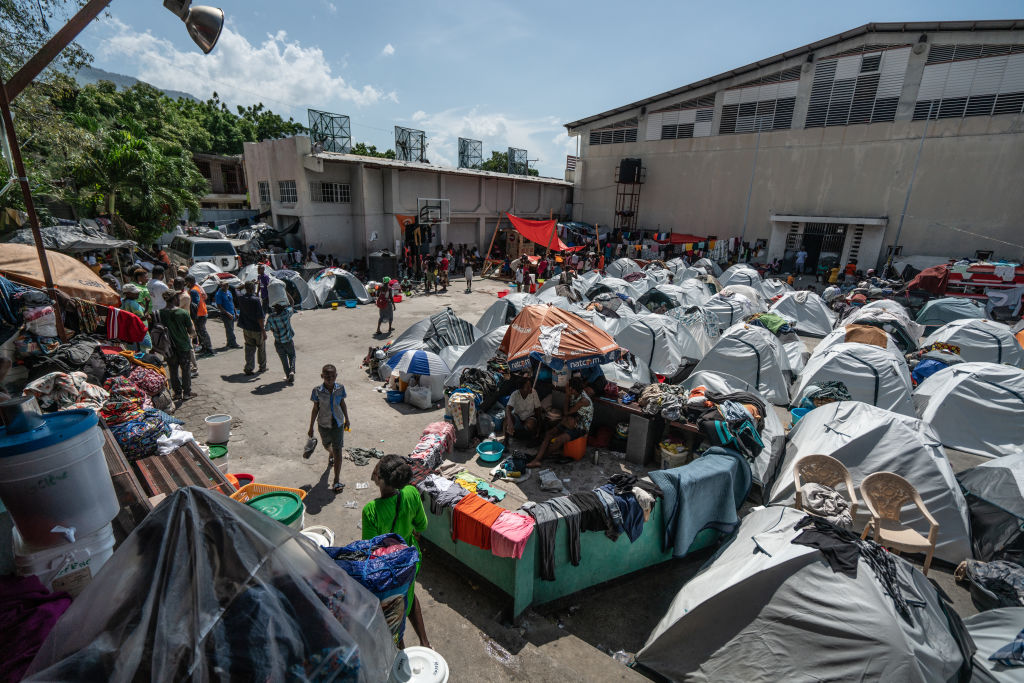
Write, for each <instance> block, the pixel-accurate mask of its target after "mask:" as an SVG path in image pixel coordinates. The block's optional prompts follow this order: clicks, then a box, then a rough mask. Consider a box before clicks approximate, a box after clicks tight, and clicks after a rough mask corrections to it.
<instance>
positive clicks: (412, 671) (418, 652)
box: [388, 645, 449, 683]
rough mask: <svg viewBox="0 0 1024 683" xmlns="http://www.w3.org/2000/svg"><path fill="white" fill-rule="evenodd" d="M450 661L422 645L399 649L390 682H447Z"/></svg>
mask: <svg viewBox="0 0 1024 683" xmlns="http://www.w3.org/2000/svg"><path fill="white" fill-rule="evenodd" d="M448 673H449V672H448V662H446V661H445V659H444V657H442V656H441V655H440V654H439V653H437V652H436V651H434V650H431V649H430V648H429V647H423V646H422V645H413V646H412V647H407V648H405V649H404V650H401V651H399V653H398V657H396V658H395V663H394V665H393V666H392V668H391V676H390V677H389V678H388V683H447V681H448Z"/></svg>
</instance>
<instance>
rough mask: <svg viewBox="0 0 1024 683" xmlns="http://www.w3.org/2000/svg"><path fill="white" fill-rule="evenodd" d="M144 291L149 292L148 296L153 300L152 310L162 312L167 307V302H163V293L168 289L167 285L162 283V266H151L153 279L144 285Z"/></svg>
mask: <svg viewBox="0 0 1024 683" xmlns="http://www.w3.org/2000/svg"><path fill="white" fill-rule="evenodd" d="M146 289H148V290H149V295H150V296H151V297H152V298H153V310H154V311H161V310H163V308H164V307H165V306H166V305H167V302H166V301H164V292H166V291H167V290H168V289H169V288H168V286H167V283H166V282H164V268H163V266H153V277H151V278H150V279H149V282H147V283H146Z"/></svg>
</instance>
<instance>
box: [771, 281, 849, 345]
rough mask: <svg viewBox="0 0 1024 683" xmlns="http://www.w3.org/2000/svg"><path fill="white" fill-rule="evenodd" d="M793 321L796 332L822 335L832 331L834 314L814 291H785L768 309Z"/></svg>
mask: <svg viewBox="0 0 1024 683" xmlns="http://www.w3.org/2000/svg"><path fill="white" fill-rule="evenodd" d="M768 312H769V313H774V314H775V315H778V316H780V317H783V318H785V319H786V320H789V321H791V322H792V323H793V327H794V328H795V329H796V331H797V333H798V334H804V335H807V336H808V337H824V336H825V335H827V334H829V333H830V332H831V331H832V325H833V324H834V323H835V320H836V316H835V314H834V313H833V312H832V310H831V309H830V308H829V307H828V306H827V305H825V302H824V301H822V300H821V297H820V296H818V295H817V294H815V293H814V292H806V291H804V292H787V293H785V294H783V295H782V298H780V299H779V300H778V301H776V302H775V303H774V304H772V307H771V308H769V309H768Z"/></svg>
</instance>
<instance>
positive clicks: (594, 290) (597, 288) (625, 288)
mask: <svg viewBox="0 0 1024 683" xmlns="http://www.w3.org/2000/svg"><path fill="white" fill-rule="evenodd" d="M646 291H647V287H646V286H645V287H644V288H643V289H642V290H640V289H637V288H636V287H634V286H633V284H632V283H630V282H626V281H625V280H620V279H619V278H616V277H604V278H601V279H599V280H598V281H597V282H595V283H593V284H592V285H590V287H589V288H588V289H587V291H586V293H585V294H584V296H586V297H587V298H588V299H593V298H594V297H595V296H597V295H598V294H601V293H602V292H611V293H612V294H622V295H624V296H628V297H629V298H631V299H638V298H640V295H641V294H643V293H644V292H646Z"/></svg>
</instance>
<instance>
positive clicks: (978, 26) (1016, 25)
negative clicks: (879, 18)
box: [565, 19, 1024, 133]
mask: <svg viewBox="0 0 1024 683" xmlns="http://www.w3.org/2000/svg"><path fill="white" fill-rule="evenodd" d="M1019 29H1024V19H1000V20H991V21H907V22H892V23H877V24H876V23H872V24H864V25H863V26H858V27H857V28H855V29H851V30H849V31H844V32H843V33H837V34H836V35H834V36H829V37H828V38H823V39H821V40H819V41H816V42H813V43H810V44H808V45H804V46H803V47H798V48H796V49H793V50H788V51H786V52H783V53H781V54H777V55H775V56H774V57H768V58H767V59H761V60H758V61H756V62H754V63H752V64H747V65H746V66H741V67H737V68H735V69H732V70H730V71H726V72H725V73H721V74H718V75H717V76H711V77H710V78H705V79H703V80H700V81H697V82H696V83H690V84H689V85H684V86H683V87H681V88H676V89H674V90H669V91H667V92H663V93H661V94H659V95H654V96H653V97H647V98H644V99H642V100H637V101H636V102H631V103H630V104H626V105H623V106H621V107H616V108H615V109H609V110H608V111H605V112H601V113H600V114H594V115H593V116H588V117H586V118H582V119H579V120H578V121H573V122H571V123H567V124H565V127H566V129H567V130H568V131H569V132H570V133H571V132H572V130H573V129H574V128H578V127H580V126H584V125H586V124H588V123H593V122H594V121H600V120H601V119H604V118H608V117H611V116H615V115H616V114H623V113H625V112H628V111H630V110H632V109H636V108H637V107H642V106H644V105H645V104H652V103H654V102H660V101H661V100H665V99H668V98H670V97H675V96H677V95H682V94H683V93H686V92H689V91H691V90H696V89H697V88H702V87H704V86H706V85H711V84H714V83H720V82H722V81H725V80H727V79H730V78H733V77H735V76H739V75H741V74H745V73H750V72H751V71H756V70H758V69H761V68H763V67H766V66H770V65H772V64H777V63H779V62H783V61H785V60H787V59H791V58H793V57H798V56H800V55H802V54H807V53H808V52H814V51H815V50H820V49H821V48H823V47H828V46H829V45H835V44H836V43H840V42H842V41H844V40H849V39H851V38H857V37H859V36H862V35H867V34H869V33H926V32H930V31H1012V30H1019Z"/></svg>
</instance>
